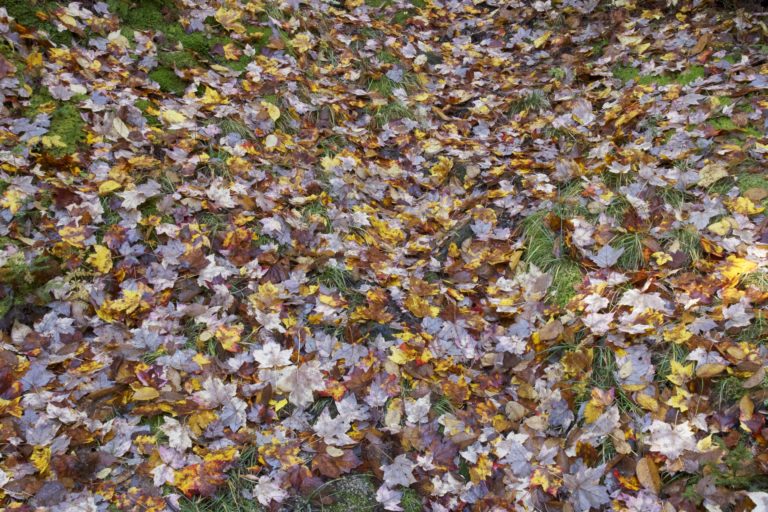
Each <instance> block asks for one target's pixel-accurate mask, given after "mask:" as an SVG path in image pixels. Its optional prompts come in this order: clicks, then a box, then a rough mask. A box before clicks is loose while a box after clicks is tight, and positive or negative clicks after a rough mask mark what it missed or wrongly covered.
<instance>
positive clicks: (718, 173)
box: [696, 164, 728, 188]
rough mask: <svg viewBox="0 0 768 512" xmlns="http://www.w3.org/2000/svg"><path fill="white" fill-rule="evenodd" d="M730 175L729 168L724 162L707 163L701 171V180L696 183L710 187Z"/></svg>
mask: <svg viewBox="0 0 768 512" xmlns="http://www.w3.org/2000/svg"><path fill="white" fill-rule="evenodd" d="M726 176H728V170H727V169H726V168H725V166H724V165H722V164H707V165H705V166H704V167H703V168H702V169H701V171H699V181H698V182H696V184H697V185H698V186H700V187H704V188H708V187H709V186H711V185H714V184H715V182H717V181H719V180H720V179H722V178H725V177H726Z"/></svg>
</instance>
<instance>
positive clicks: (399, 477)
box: [381, 453, 416, 487]
mask: <svg viewBox="0 0 768 512" xmlns="http://www.w3.org/2000/svg"><path fill="white" fill-rule="evenodd" d="M415 467H416V465H415V464H414V463H412V462H411V461H410V460H408V456H407V455H405V454H404V453H402V454H400V455H398V456H397V457H395V459H394V460H393V461H392V463H391V464H386V465H384V466H382V467H381V470H382V471H383V472H384V483H385V485H387V486H389V487H394V486H396V485H402V486H403V487H408V486H410V485H411V484H412V483H414V482H416V478H415V477H414V476H413V470H414V468H415Z"/></svg>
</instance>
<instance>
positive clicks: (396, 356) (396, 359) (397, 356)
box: [389, 347, 413, 364]
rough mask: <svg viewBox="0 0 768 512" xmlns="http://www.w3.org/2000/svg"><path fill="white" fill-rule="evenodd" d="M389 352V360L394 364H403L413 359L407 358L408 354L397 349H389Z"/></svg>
mask: <svg viewBox="0 0 768 512" xmlns="http://www.w3.org/2000/svg"><path fill="white" fill-rule="evenodd" d="M390 351H391V352H392V353H391V354H390V355H389V360H390V361H392V362H393V363H395V364H405V363H407V362H408V361H410V360H411V359H413V358H412V357H408V354H406V353H405V352H404V351H402V350H400V349H399V348H398V347H391V348H390Z"/></svg>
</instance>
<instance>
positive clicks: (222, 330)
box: [216, 324, 243, 352]
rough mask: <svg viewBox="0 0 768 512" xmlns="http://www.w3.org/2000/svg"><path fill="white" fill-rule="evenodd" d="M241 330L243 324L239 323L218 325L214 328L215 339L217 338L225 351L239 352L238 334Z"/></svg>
mask: <svg viewBox="0 0 768 512" xmlns="http://www.w3.org/2000/svg"><path fill="white" fill-rule="evenodd" d="M242 332H243V326H242V325H241V324H236V325H231V326H227V325H220V326H219V327H218V328H217V329H216V339H217V340H219V343H221V346H222V348H223V349H224V350H226V351H227V352H239V351H240V346H239V345H238V343H239V342H240V335H241V334H242Z"/></svg>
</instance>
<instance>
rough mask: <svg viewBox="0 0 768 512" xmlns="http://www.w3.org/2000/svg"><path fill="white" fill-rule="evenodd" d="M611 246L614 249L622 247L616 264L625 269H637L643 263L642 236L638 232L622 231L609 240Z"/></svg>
mask: <svg viewBox="0 0 768 512" xmlns="http://www.w3.org/2000/svg"><path fill="white" fill-rule="evenodd" d="M611 246H612V247H613V248H614V249H624V253H623V254H622V255H621V256H619V261H618V264H619V267H621V268H623V269H625V270H637V269H639V268H641V267H642V266H643V264H644V263H645V259H644V257H643V236H642V235H640V234H639V233H622V234H620V235H618V236H616V237H614V239H613V240H611Z"/></svg>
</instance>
